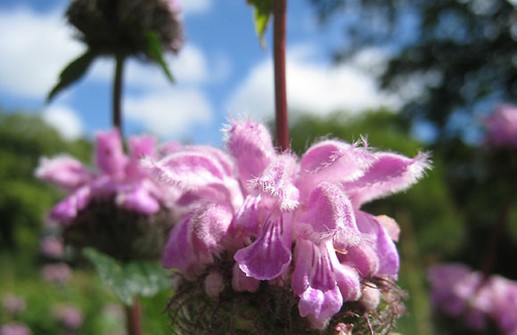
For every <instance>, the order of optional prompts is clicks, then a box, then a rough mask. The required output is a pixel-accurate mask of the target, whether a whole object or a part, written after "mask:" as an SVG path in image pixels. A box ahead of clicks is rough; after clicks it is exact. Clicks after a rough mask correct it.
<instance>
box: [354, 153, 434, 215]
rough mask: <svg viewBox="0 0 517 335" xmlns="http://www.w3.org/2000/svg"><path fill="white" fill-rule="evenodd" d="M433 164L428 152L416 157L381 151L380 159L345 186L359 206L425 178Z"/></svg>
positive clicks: (378, 154) (377, 157)
mask: <svg viewBox="0 0 517 335" xmlns="http://www.w3.org/2000/svg"><path fill="white" fill-rule="evenodd" d="M429 167H430V165H429V161H428V156H427V154H425V153H420V154H418V155H417V156H416V157H415V158H408V157H405V156H402V155H397V154H393V153H377V154H376V161H375V162H374V163H373V164H372V165H371V166H370V168H369V169H368V170H367V171H366V172H365V174H364V175H363V176H362V177H361V178H359V179H357V180H355V181H351V182H346V183H344V187H345V190H346V192H347V194H349V196H350V197H351V198H352V202H353V203H354V205H355V207H357V208H359V207H360V206H361V205H362V204H364V203H366V202H369V201H371V200H374V199H378V198H382V197H385V196H387V195H390V194H392V193H396V192H399V191H403V190H405V189H407V188H408V187H409V186H411V185H412V184H414V183H416V182H417V181H418V179H420V178H422V177H423V175H424V173H425V171H426V170H427V169H429Z"/></svg>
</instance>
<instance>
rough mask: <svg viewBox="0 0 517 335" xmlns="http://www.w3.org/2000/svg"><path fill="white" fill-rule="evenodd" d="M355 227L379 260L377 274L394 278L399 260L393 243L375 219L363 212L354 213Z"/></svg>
mask: <svg viewBox="0 0 517 335" xmlns="http://www.w3.org/2000/svg"><path fill="white" fill-rule="evenodd" d="M356 219H357V226H358V228H359V230H360V231H361V233H363V236H364V235H366V237H364V239H365V240H367V241H368V242H370V244H371V245H372V247H373V248H374V250H375V253H376V255H377V257H378V259H379V269H378V271H377V274H384V275H390V276H393V277H396V276H397V274H398V271H399V267H400V259H399V254H398V251H397V247H396V246H395V243H394V242H393V240H392V239H391V237H390V236H389V235H388V233H387V232H386V229H384V227H383V226H382V225H381V224H380V223H379V221H378V220H377V218H376V217H374V216H373V215H370V214H368V213H365V212H361V211H356Z"/></svg>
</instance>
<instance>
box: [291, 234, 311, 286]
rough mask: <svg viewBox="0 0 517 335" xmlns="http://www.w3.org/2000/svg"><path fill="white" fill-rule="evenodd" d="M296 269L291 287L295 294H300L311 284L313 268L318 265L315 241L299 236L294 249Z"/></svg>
mask: <svg viewBox="0 0 517 335" xmlns="http://www.w3.org/2000/svg"><path fill="white" fill-rule="evenodd" d="M294 250H295V251H294V259H295V265H294V271H293V276H292V278H291V287H292V288H293V292H294V294H296V295H298V296H300V295H302V294H303V292H305V290H307V288H308V287H309V285H310V281H311V275H312V269H313V268H314V267H315V266H316V262H317V256H316V252H317V250H316V248H315V246H314V243H313V242H311V241H309V240H306V239H303V238H298V239H297V240H296V246H295V249H294Z"/></svg>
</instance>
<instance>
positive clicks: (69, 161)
mask: <svg viewBox="0 0 517 335" xmlns="http://www.w3.org/2000/svg"><path fill="white" fill-rule="evenodd" d="M34 174H35V176H36V177H37V178H38V179H41V180H44V181H46V182H48V183H52V184H54V185H56V186H58V187H61V188H62V189H64V190H67V191H73V190H75V189H77V188H79V187H81V186H83V185H84V184H86V183H88V182H89V181H90V180H91V179H92V178H93V173H92V172H91V171H89V170H88V169H87V168H86V167H85V166H84V165H83V164H82V163H81V162H80V161H78V160H77V159H75V158H73V157H71V156H68V155H60V156H57V157H54V158H46V157H42V158H40V161H39V165H38V168H37V169H36V171H35V172H34Z"/></svg>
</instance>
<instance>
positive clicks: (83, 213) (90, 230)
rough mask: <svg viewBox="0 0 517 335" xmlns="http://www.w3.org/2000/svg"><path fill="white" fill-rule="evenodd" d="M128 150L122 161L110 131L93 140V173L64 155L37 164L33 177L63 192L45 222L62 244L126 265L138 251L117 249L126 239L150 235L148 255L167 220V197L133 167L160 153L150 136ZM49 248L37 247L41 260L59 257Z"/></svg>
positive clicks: (117, 142) (121, 151)
mask: <svg viewBox="0 0 517 335" xmlns="http://www.w3.org/2000/svg"><path fill="white" fill-rule="evenodd" d="M128 147H129V154H128V155H126V154H125V153H124V148H123V143H122V140H121V137H120V134H119V132H118V131H117V130H112V131H107V132H101V133H98V134H97V136H96V143H95V154H94V157H95V163H96V165H97V168H98V169H97V170H94V169H91V168H89V167H87V166H85V165H83V164H82V163H81V162H79V161H78V160H76V159H75V158H73V157H70V156H68V155H61V156H58V157H54V158H42V159H41V161H40V164H39V167H38V168H37V169H36V172H35V174H36V176H37V177H38V178H40V179H41V180H44V181H46V182H49V183H51V184H54V185H56V186H58V187H60V188H62V189H63V190H65V191H67V192H68V195H67V196H66V197H65V198H64V199H63V200H62V201H60V202H59V203H58V204H56V205H55V206H54V208H53V209H52V210H51V213H50V219H51V220H52V221H54V222H57V223H59V224H60V225H61V226H62V227H63V228H64V237H65V242H69V244H72V245H74V246H78V247H82V246H94V247H97V248H98V249H99V250H104V251H106V252H107V253H108V254H111V255H112V256H114V257H116V258H120V257H122V258H124V257H128V258H129V259H130V258H131V257H132V256H134V252H139V251H138V250H129V249H123V250H117V248H123V245H124V244H125V245H128V244H131V241H132V240H131V239H134V238H138V237H142V236H145V235H149V234H150V233H153V234H154V235H153V236H152V237H153V241H149V243H148V244H149V246H150V247H152V248H153V249H157V248H159V247H160V244H159V243H158V245H155V242H156V241H155V240H154V238H155V237H156V236H158V235H160V234H164V232H163V231H162V230H160V229H161V228H163V230H164V231H165V234H166V232H167V231H168V229H170V225H171V222H172V221H173V220H172V218H171V217H169V215H168V214H169V213H168V211H167V208H168V205H169V203H170V199H171V198H170V197H169V195H171V194H169V193H167V192H166V191H165V190H164V189H162V188H161V187H159V186H158V185H157V184H156V183H154V182H153V181H152V180H151V179H149V178H148V176H147V172H146V171H145V170H144V169H143V168H142V167H140V165H139V161H140V158H141V157H142V156H144V155H145V156H151V157H156V158H158V157H160V153H159V152H160V151H159V150H158V149H157V148H156V145H155V140H154V138H153V137H150V136H141V137H133V138H130V139H129V141H128ZM171 196H172V195H171ZM163 212H165V213H163ZM162 216H163V218H162ZM162 226H163V227H162ZM160 227H161V228H160ZM151 228H160V229H151ZM155 230H157V231H155ZM103 234H104V235H103ZM128 234H129V236H128ZM117 236H118V238H119V240H120V241H118V240H117ZM103 239H104V240H103ZM54 244H55V243H54V242H52V241H50V240H49V241H43V242H42V246H41V247H42V249H44V251H45V252H46V253H47V254H49V253H58V252H61V250H58V249H59V248H58V247H57V245H54ZM131 248H132V249H135V248H136V247H135V248H133V247H132V246H130V249H131ZM131 251H133V253H131ZM126 253H130V254H129V255H125V254H126Z"/></svg>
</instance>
